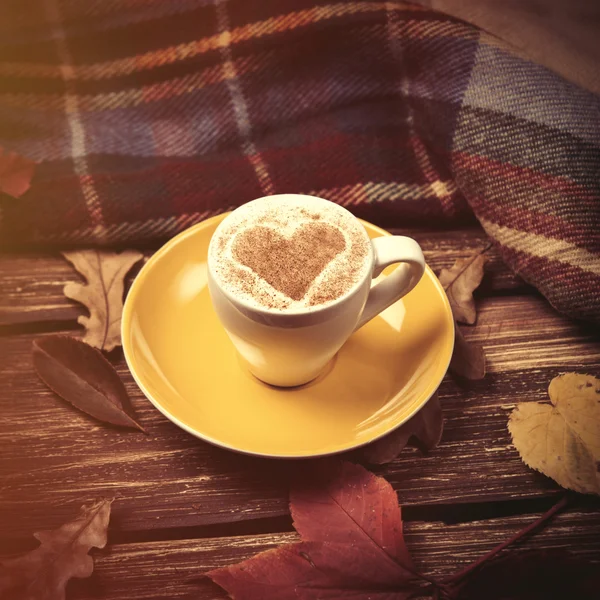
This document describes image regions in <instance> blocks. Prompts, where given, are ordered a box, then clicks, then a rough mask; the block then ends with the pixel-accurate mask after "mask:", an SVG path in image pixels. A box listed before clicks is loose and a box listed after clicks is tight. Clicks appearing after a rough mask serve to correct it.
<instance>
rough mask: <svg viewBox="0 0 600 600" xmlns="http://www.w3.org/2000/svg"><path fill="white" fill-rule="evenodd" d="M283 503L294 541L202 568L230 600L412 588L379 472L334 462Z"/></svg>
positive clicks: (407, 591)
mask: <svg viewBox="0 0 600 600" xmlns="http://www.w3.org/2000/svg"><path fill="white" fill-rule="evenodd" d="M290 506H291V511H292V516H293V518H294V527H295V528H296V529H297V531H298V533H299V534H300V537H301V538H302V540H303V541H302V542H301V543H298V544H289V545H286V546H282V547H280V548H277V549H276V550H270V551H268V552H263V553H261V554H258V555H257V556H255V557H253V558H251V559H249V560H246V561H244V562H242V563H239V564H238V565H232V566H229V567H225V568H222V569H215V570H213V571H210V572H209V573H208V576H209V577H210V578H211V579H212V580H213V581H215V582H216V583H218V584H219V585H220V586H222V587H224V588H225V589H226V590H227V591H228V592H229V593H230V595H231V596H232V597H234V598H236V600H258V599H260V600H263V599H264V598H277V599H278V600H288V599H289V600H292V599H293V600H297V599H300V600H317V599H319V600H334V599H337V600H341V599H344V598H348V599H350V598H352V600H367V599H370V600H402V599H404V598H409V597H410V596H411V594H413V593H414V591H415V589H417V588H418V587H419V583H420V582H419V576H418V575H417V574H416V573H415V570H414V567H413V564H412V560H411V558H410V555H409V553H408V549H407V548H406V544H405V543H404V538H403V535H402V519H401V515H400V507H399V506H398V498H397V497H396V494H395V492H394V490H393V489H392V487H391V486H390V484H389V483H388V482H387V481H385V480H384V479H382V478H381V477H375V475H373V474H372V473H369V472H368V471H366V470H365V469H363V468H362V467H359V466H357V465H353V464H350V463H342V464H341V466H340V468H339V471H338V472H337V473H335V475H334V476H333V477H332V478H331V479H329V480H328V481H326V482H324V483H321V482H319V483H318V484H317V485H306V486H301V487H297V488H295V489H293V490H292V493H291V495H290Z"/></svg>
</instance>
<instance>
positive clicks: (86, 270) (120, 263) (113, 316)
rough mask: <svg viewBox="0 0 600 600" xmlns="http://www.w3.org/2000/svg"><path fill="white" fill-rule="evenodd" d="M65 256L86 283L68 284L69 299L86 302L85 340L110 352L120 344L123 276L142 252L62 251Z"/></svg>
mask: <svg viewBox="0 0 600 600" xmlns="http://www.w3.org/2000/svg"><path fill="white" fill-rule="evenodd" d="M63 256H64V257H65V258H66V259H67V260H68V261H69V262H70V263H71V264H72V265H73V266H74V267H75V268H76V269H77V270H78V271H79V272H80V273H81V274H82V275H83V276H84V277H85V278H86V280H87V283H86V284H81V283H68V284H67V285H66V286H65V288H64V294H65V296H67V298H71V299H72V300H76V301H77V302H81V303H82V304H84V305H85V306H86V307H87V309H88V310H89V311H90V316H89V317H86V316H83V315H82V316H80V317H79V319H78V322H79V323H81V324H82V325H83V326H84V327H85V329H86V334H85V337H84V338H83V341H84V342H85V343H86V344H89V345H90V346H94V347H95V348H99V349H100V350H106V351H107V352H109V351H110V350H112V349H113V348H115V347H116V346H120V345H121V313H122V312H123V292H124V287H125V284H124V279H125V275H127V272H128V271H129V270H130V269H131V267H133V265H134V264H135V263H136V262H138V261H139V260H141V259H142V258H143V255H142V254H141V253H140V252H136V251H133V250H126V251H125V252H121V253H120V254H116V253H114V252H103V251H100V250H80V251H76V252H63Z"/></svg>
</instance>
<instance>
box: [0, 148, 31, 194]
mask: <svg viewBox="0 0 600 600" xmlns="http://www.w3.org/2000/svg"><path fill="white" fill-rule="evenodd" d="M34 169H35V163H34V162H33V161H32V160H29V159H28V158H25V157H24V156H20V155H19V154H16V153H15V152H4V150H3V149H2V148H0V192H4V193H5V194H8V195H9V196H12V197H13V198H19V197H20V196H22V195H23V194H24V193H25V192H26V191H27V190H28V189H29V185H30V183H31V178H32V177H33V171H34Z"/></svg>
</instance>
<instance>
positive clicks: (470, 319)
mask: <svg viewBox="0 0 600 600" xmlns="http://www.w3.org/2000/svg"><path fill="white" fill-rule="evenodd" d="M484 265H485V256H484V255H483V254H481V253H478V254H476V255H475V256H471V257H469V258H459V259H458V260H457V261H456V262H455V263H454V265H453V266H452V268H450V269H442V270H441V272H440V276H439V280H440V283H441V284H442V285H443V286H444V289H445V290H446V293H447V294H448V300H449V301H450V306H451V308H452V314H453V315H454V318H455V319H456V320H457V321H458V322H459V323H466V324H467V325H473V324H474V323H475V321H476V320H477V312H476V310H475V300H474V299H473V292H474V291H475V290H476V289H477V288H478V287H479V284H480V283H481V280H482V279H483V268H484Z"/></svg>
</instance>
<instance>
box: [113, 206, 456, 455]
mask: <svg viewBox="0 0 600 600" xmlns="http://www.w3.org/2000/svg"><path fill="white" fill-rule="evenodd" d="M224 216H225V215H219V216H217V217H213V218H212V219H209V220H207V221H204V222H202V223H200V224H198V225H195V226H194V227H191V228H190V229H188V230H187V231H184V232H183V233H181V234H180V235H178V236H177V237H175V238H173V239H172V240H171V241H169V242H168V243H167V244H166V245H165V246H164V247H163V248H161V250H159V251H158V252H157V253H156V254H155V255H154V256H153V257H152V258H151V259H150V260H149V261H148V263H147V264H146V265H145V266H144V268H143V269H142V270H141V271H140V274H139V275H138V276H137V278H136V280H135V281H134V283H133V286H132V288H131V291H130V292H129V295H128V296H127V300H126V302H125V308H124V311H123V325H122V333H123V349H124V352H125V358H126V360H127V364H128V365H129V368H130V369H131V372H132V374H133V377H134V378H135V380H136V382H137V383H138V385H139V386H140V388H141V390H142V391H143V392H144V394H145V395H146V396H147V398H148V399H149V400H150V401H151V402H152V403H153V404H154V406H156V408H158V410H160V411H161V412H162V413H163V414H164V415H165V416H166V417H167V418H169V419H170V420H171V421H173V422H174V423H175V424H177V425H179V426H180V427H182V428H183V429H185V430H186V431H188V432H189V433H191V434H193V435H195V436H197V437H199V438H201V439H203V440H206V441H208V442H212V443H213V444H217V445H219V446H223V447H225V448H229V449H232V450H237V451H240V452H245V453H249V454H257V455H263V456H277V457H309V456H318V455H324V454H330V453H334V452H341V451H343V450H349V449H351V448H355V447H357V446H360V445H362V444H366V443H368V442H371V441H373V440H375V439H377V438H379V437H381V436H383V435H385V434H386V433H388V432H389V431H391V430H392V429H394V428H396V427H398V426H399V425H401V424H402V423H404V422H405V421H407V420H408V419H409V418H410V417H411V416H412V415H414V414H415V413H416V412H417V411H418V410H419V409H420V408H421V407H422V406H423V405H424V404H425V403H426V402H427V400H428V399H429V398H430V397H431V395H432V394H433V393H434V392H435V390H436V389H437V387H438V386H439V384H440V382H441V381H442V378H443V377H444V374H445V373H446V370H447V368H448V364H449V362H450V357H451V355H452V348H453V344H454V322H453V320H452V313H451V311H450V306H449V304H448V299H447V298H446V295H445V293H444V290H443V289H442V286H441V285H440V283H439V281H438V280H437V278H436V277H435V275H434V274H433V272H432V271H431V269H429V268H427V270H426V272H425V275H424V276H423V279H422V280H421V281H420V282H419V284H418V285H417V287H416V288H415V289H414V290H413V291H412V292H410V293H409V294H408V295H407V296H405V297H404V298H403V299H402V300H400V301H398V302H396V304H394V305H393V306H391V307H390V308H388V309H387V310H386V311H384V312H383V313H382V314H380V315H379V316H378V317H376V318H375V319H373V320H372V321H370V322H369V323H368V324H367V325H365V326H364V327H363V328H362V329H360V330H359V331H358V332H357V333H355V334H354V335H353V336H352V337H351V338H350V339H349V340H348V341H347V342H346V344H345V345H344V347H343V348H342V349H341V350H340V352H339V354H338V356H337V357H336V359H334V361H333V362H332V363H331V364H330V366H329V368H328V369H327V372H326V373H324V374H323V375H321V376H320V377H319V378H318V379H316V380H315V381H313V382H312V383H310V384H307V385H305V386H302V387H300V388H292V389H279V388H274V387H271V386H268V385H266V384H264V383H261V382H260V381H258V380H257V379H255V378H254V377H253V376H252V375H251V374H250V373H249V372H248V371H246V370H245V368H244V367H243V366H242V365H241V364H240V362H239V360H238V357H237V354H236V352H235V350H234V347H233V345H232V344H231V342H230V341H229V338H228V337H227V334H226V333H225V331H224V330H223V328H222V327H221V325H220V323H219V321H218V319H217V316H216V314H215V312H214V310H213V308H212V304H211V300H210V297H209V294H208V288H207V284H206V254H207V250H208V243H209V241H210V238H211V236H212V233H213V232H214V230H215V228H216V227H217V225H218V224H219V223H220V221H221V220H222V219H223V218H224ZM364 225H365V227H366V228H367V231H368V233H369V235H370V236H371V237H372V238H373V237H379V236H381V235H389V234H388V233H387V232H385V231H383V230H382V229H379V228H378V227H375V226H374V225H370V224H369V223H364Z"/></svg>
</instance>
